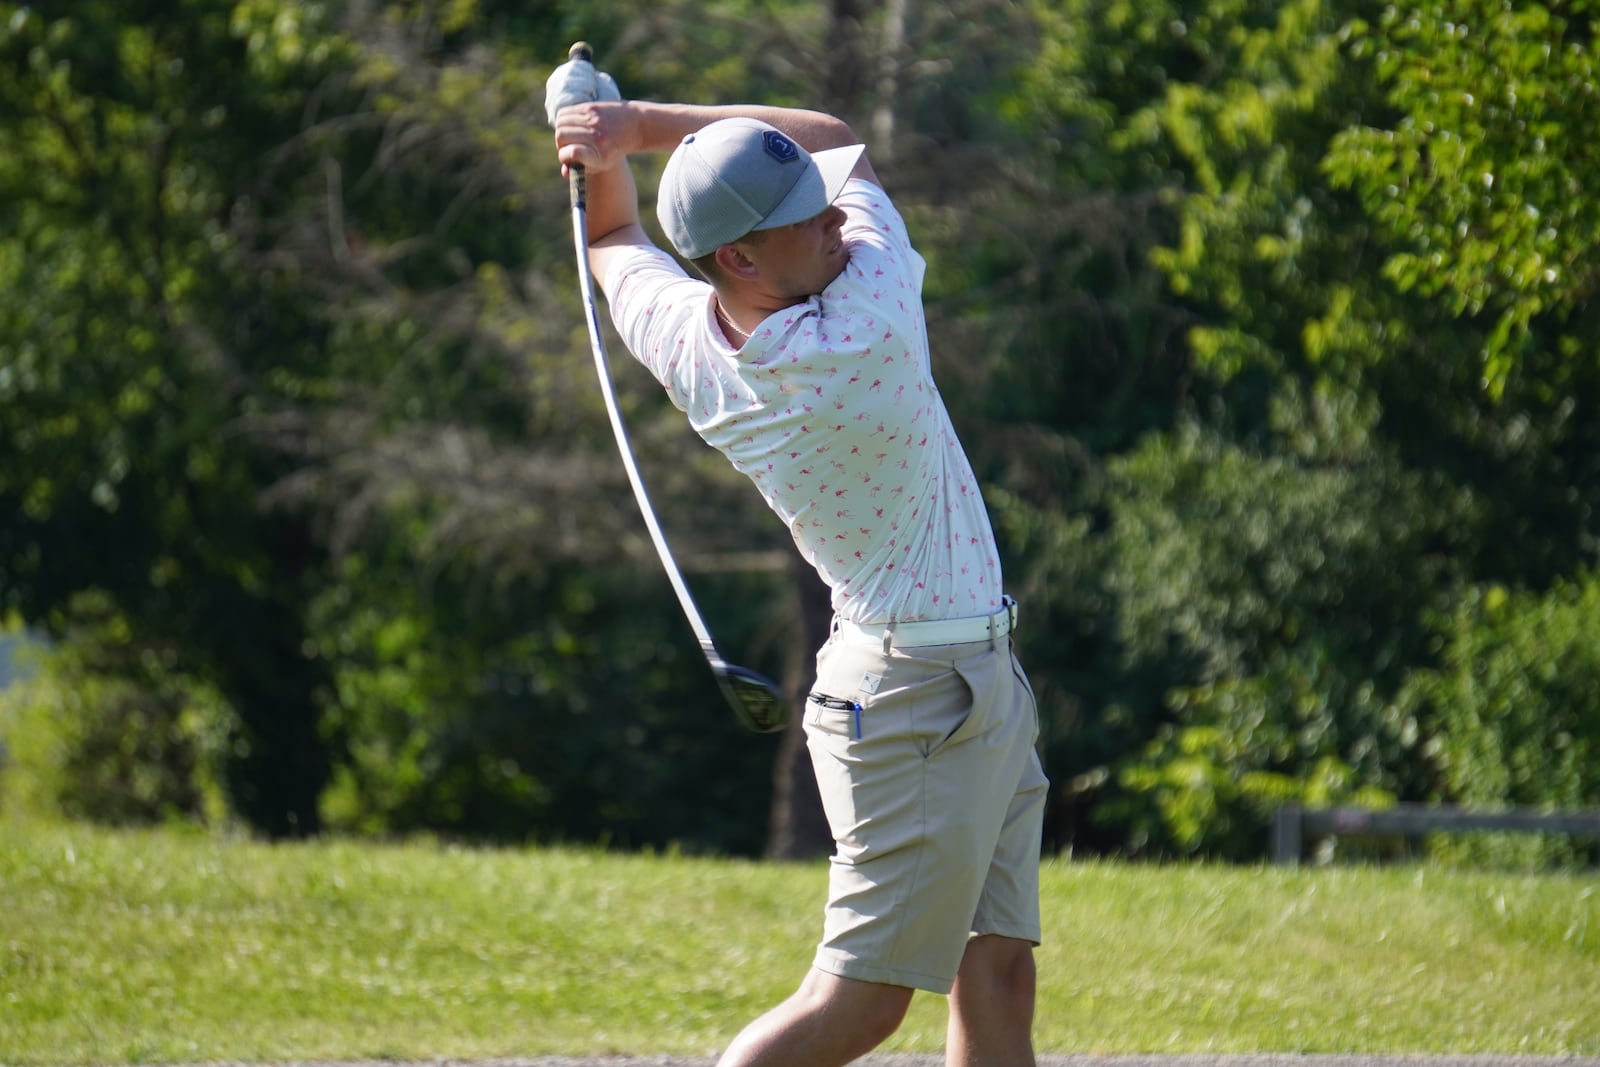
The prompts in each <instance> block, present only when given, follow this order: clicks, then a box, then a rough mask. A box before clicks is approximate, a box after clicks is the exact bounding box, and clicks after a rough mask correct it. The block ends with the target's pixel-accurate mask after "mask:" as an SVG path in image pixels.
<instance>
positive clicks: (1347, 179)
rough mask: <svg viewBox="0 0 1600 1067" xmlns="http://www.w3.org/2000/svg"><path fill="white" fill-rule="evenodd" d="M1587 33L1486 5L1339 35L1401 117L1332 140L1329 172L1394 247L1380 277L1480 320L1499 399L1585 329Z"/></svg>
mask: <svg viewBox="0 0 1600 1067" xmlns="http://www.w3.org/2000/svg"><path fill="white" fill-rule="evenodd" d="M1594 29H1595V27H1594V21H1593V17H1592V16H1589V15H1584V14H1579V13H1577V12H1571V13H1568V12H1567V11H1565V10H1563V9H1562V7H1561V6H1559V5H1551V4H1544V3H1526V4H1515V5H1508V4H1503V3H1495V2H1490V0H1475V2H1470V3H1450V4H1437V3H1431V4H1422V5H1418V6H1415V7H1409V8H1400V7H1390V8H1388V9H1386V10H1385V11H1384V12H1383V15H1382V17H1381V18H1379V19H1377V20H1376V22H1375V23H1370V24H1369V23H1367V22H1365V21H1360V20H1358V21H1356V22H1354V23H1352V24H1351V26H1350V27H1349V35H1350V41H1351V45H1350V47H1351V53H1352V54H1353V55H1355V56H1358V57H1370V58H1371V60H1372V62H1373V65H1374V70H1375V73H1376V75H1377V77H1378V80H1379V84H1380V85H1382V86H1383V88H1384V90H1385V99H1386V101H1387V103H1388V104H1389V105H1390V106H1391V107H1392V108H1394V109H1395V111H1396V112H1397V113H1398V114H1399V116H1400V118H1399V120H1398V121H1397V122H1394V123H1388V124H1385V125H1384V126H1362V127H1354V128H1351V129H1348V130H1346V131H1343V132H1342V133H1341V134H1340V135H1339V136H1338V137H1337V138H1336V139H1335V141H1334V142H1333V144H1332V146H1331V150H1330V152H1329V154H1328V157H1327V161H1326V166H1327V169H1328V173H1329V174H1330V176H1331V177H1332V178H1333V179H1334V180H1335V181H1336V182H1337V183H1338V184H1340V185H1341V186H1344V187H1348V188H1352V189H1355V190H1356V191H1358V192H1359V194H1360V196H1361V198H1362V203H1363V205H1364V207H1365V208H1366V211H1367V214H1368V217H1369V218H1370V219H1371V220H1372V222H1373V223H1374V225H1375V226H1376V227H1378V228H1379V229H1380V230H1381V231H1382V232H1384V233H1385V234H1386V235H1387V236H1388V237H1389V239H1390V240H1392V241H1393V242H1395V244H1396V245H1397V248H1396V250H1395V251H1394V252H1392V253H1391V254H1390V255H1389V257H1388V258H1387V260H1386V261H1385V262H1384V263H1383V272H1384V275H1385V276H1386V277H1388V278H1390V279H1392V280H1393V281H1394V282H1395V283H1396V285H1398V286H1399V288H1400V289H1401V290H1402V291H1408V292H1409V291H1415V292H1417V293H1420V294H1423V295H1425V296H1428V297H1436V298H1438V299H1440V300H1441V301H1442V303H1443V304H1444V305H1445V306H1446V307H1447V308H1449V310H1450V311H1451V313H1453V314H1455V315H1459V316H1470V317H1480V318H1481V319H1482V321H1483V322H1484V323H1485V325H1486V328H1487V333H1486V336H1485V338H1484V342H1483V349H1482V365H1483V377H1484V380H1485V383H1486V385H1487V386H1488V387H1489V388H1490V390H1491V391H1492V392H1495V393H1498V392H1499V391H1500V390H1501V389H1503V388H1504V387H1505V384H1506V381H1507V379H1508V378H1509V377H1511V376H1513V375H1516V374H1518V373H1519V370H1518V367H1519V365H1520V364H1521V363H1522V362H1523V361H1524V360H1525V359H1526V358H1527V357H1528V356H1530V355H1533V354H1535V353H1537V352H1538V351H1539V350H1540V349H1541V348H1548V347H1551V346H1552V345H1555V346H1559V345H1560V343H1561V342H1560V339H1561V338H1563V337H1566V338H1571V339H1573V340H1576V339H1578V338H1582V337H1587V336H1589V335H1591V333H1592V328H1593V324H1594V320H1593V317H1592V315H1593V313H1592V311H1591V310H1590V308H1589V305H1590V304H1592V302H1593V301H1592V299H1591V298H1592V295H1593V289H1594V277H1595V276H1594V267H1593V255H1592V250H1593V248H1594V246H1595V244H1596V242H1597V241H1600V208H1597V207H1596V205H1595V203H1594V198H1593V197H1591V196H1588V195H1586V194H1585V192H1584V190H1585V187H1586V185H1587V184H1588V182H1589V180H1590V176H1591V175H1592V174H1593V173H1594V171H1595V167H1596V165H1597V164H1600V157H1597V155H1596V147H1595V145H1594V141H1593V138H1590V137H1586V136H1582V135H1574V134H1575V132H1576V131H1582V130H1589V129H1593V128H1594V126H1595V124H1596V122H1597V121H1600V60H1597V56H1596V53H1595V49H1594ZM1558 373H1559V371H1558ZM1558 383H1559V378H1557V380H1556V381H1555V382H1549V383H1546V384H1547V387H1548V386H1552V385H1557V384H1558Z"/></svg>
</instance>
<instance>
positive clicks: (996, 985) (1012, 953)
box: [951, 936, 1036, 1018]
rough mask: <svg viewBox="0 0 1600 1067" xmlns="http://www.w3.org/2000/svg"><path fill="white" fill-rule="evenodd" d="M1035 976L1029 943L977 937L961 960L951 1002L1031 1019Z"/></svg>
mask: <svg viewBox="0 0 1600 1067" xmlns="http://www.w3.org/2000/svg"><path fill="white" fill-rule="evenodd" d="M1035 975H1036V972H1035V970H1034V963H1033V946H1032V945H1031V944H1029V943H1028V942H1026V941H1019V940H1017V939H1015V938H1010V937H995V936H989V937H975V938H973V939H972V940H971V941H970V942H968V944H967V951H966V953H965V955H963V956H962V958H961V969H960V970H959V971H958V972H957V973H956V984H955V988H954V989H953V990H952V991H951V995H952V999H953V1000H954V1001H955V1002H956V1004H957V1005H958V1006H962V1005H965V1006H970V1007H974V1008H979V1009H980V1010H983V1011H988V1012H995V1011H1004V1012H1006V1013H1007V1014H1014V1015H1018V1016H1022V1017H1027V1018H1031V1017H1032V1015H1033V1000H1034V988H1035V984H1036V977H1035Z"/></svg>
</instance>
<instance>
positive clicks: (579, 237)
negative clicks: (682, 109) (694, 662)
mask: <svg viewBox="0 0 1600 1067" xmlns="http://www.w3.org/2000/svg"><path fill="white" fill-rule="evenodd" d="M573 49H574V53H576V51H577V46H576V45H574V46H573ZM567 173H568V179H567V181H568V186H569V188H570V191H571V194H572V240H573V246H574V247H575V248H576V249H577V252H578V286H579V288H580V289H581V291H582V293H583V308H584V315H585V317H586V319H587V320H588V325H589V349H590V351H591V352H593V354H594V365H595V371H596V372H597V373H598V375H599V378H600V392H601V394H602V395H603V396H604V397H605V402H606V414H607V415H608V416H609V417H610V419H611V433H612V435H613V436H614V437H616V439H617V451H618V452H620V453H621V454H622V465H623V467H624V469H626V470H627V472H628V483H629V484H630V485H632V486H633V498H634V500H635V501H637V502H638V505H639V513H640V515H642V516H643V517H644V524H645V528H646V529H647V530H649V531H650V540H651V541H652V542H653V543H654V544H655V546H656V555H658V556H660V557H661V566H662V567H663V568H665V570H666V572H667V580H668V581H670V582H671V583H672V591H673V592H674V593H676V594H677V595H678V603H679V604H680V605H682V607H683V614H684V616H685V617H686V618H687V619H688V620H689V628H690V629H691V630H693V631H694V635H695V638H696V639H697V640H698V641H699V642H700V648H701V650H702V651H704V652H705V654H706V659H707V660H709V661H710V662H711V665H712V667H713V668H718V667H721V666H723V661H722V656H721V655H720V654H719V653H718V652H717V647H716V645H715V644H713V643H712V640H711V631H710V629H709V628H708V627H707V626H706V623H705V620H704V619H703V618H701V617H700V609H699V608H698V607H697V606H696V605H695V602H694V597H692V596H691V595H690V594H689V586H688V584H687V583H686V582H685V581H684V580H683V574H682V573H681V572H680V571H679V570H678V564H677V561H676V560H674V559H673V557H672V550H671V548H669V547H668V545H667V538H666V535H665V534H664V533H662V531H661V524H660V522H658V521H657V519H656V513H655V509H654V508H652V507H651V506H650V495H649V493H647V492H646V491H645V487H644V478H643V477H642V476H641V475H640V474H639V466H638V464H637V463H636V462H635V461H634V458H633V448H632V447H631V446H630V445H629V443H628V431H627V428H626V427H625V426H624V425H623V423H622V412H621V409H620V408H618V406H617V394H616V391H615V390H614V389H613V388H612V385H611V367H610V364H609V363H608V362H607V360H606V349H605V341H604V340H603V339H602V337H601V334H600V311H599V306H598V304H597V302H596V301H595V295H594V277H593V275H592V274H591V273H590V270H589V222H588V183H587V180H586V178H585V176H584V172H583V168H582V167H581V166H575V165H569V166H568V168H567Z"/></svg>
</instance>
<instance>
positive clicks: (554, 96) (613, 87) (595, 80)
mask: <svg viewBox="0 0 1600 1067" xmlns="http://www.w3.org/2000/svg"><path fill="white" fill-rule="evenodd" d="M621 99H622V93H621V91H620V90H618V89H617V83H616V82H615V81H613V80H612V78H611V75H609V74H607V73H605V72H604V71H600V70H596V69H595V65H594V64H593V63H591V62H589V61H588V60H587V59H569V60H567V61H566V62H565V63H563V64H561V65H560V66H559V67H557V68H556V69H555V70H553V71H551V72H550V77H549V78H548V79H546V81H545V83H544V117H545V118H546V119H548V120H549V122H550V125H551V126H554V125H555V124H556V112H558V111H560V110H561V109H562V108H564V107H571V106H572V105H573V104H587V103H588V102H589V101H591V100H621Z"/></svg>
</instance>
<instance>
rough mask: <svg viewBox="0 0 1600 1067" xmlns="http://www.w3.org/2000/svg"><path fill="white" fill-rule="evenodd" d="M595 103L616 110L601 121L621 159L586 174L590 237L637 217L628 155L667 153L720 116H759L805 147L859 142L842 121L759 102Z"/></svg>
mask: <svg viewBox="0 0 1600 1067" xmlns="http://www.w3.org/2000/svg"><path fill="white" fill-rule="evenodd" d="M593 106H595V107H597V108H604V109H608V110H609V109H612V108H615V109H616V110H615V111H609V114H608V116H607V117H608V121H607V122H606V123H605V124H604V127H605V128H606V130H607V131H608V132H607V136H608V138H614V140H613V141H611V143H610V144H609V145H608V146H607V151H606V154H607V155H609V154H610V153H611V152H616V153H618V154H619V155H620V156H621V157H622V158H620V159H618V160H617V162H616V163H614V164H613V165H612V166H609V167H605V168H604V169H595V170H592V171H590V173H589V175H588V188H589V204H588V222H589V239H590V240H591V241H600V240H603V239H604V238H606V237H608V236H610V235H612V234H616V233H618V232H619V231H621V230H623V229H625V228H626V227H628V226H631V225H636V224H637V223H638V222H639V197H638V191H637V189H636V187H635V185H634V180H633V172H632V169H631V168H630V167H629V166H628V162H627V157H628V156H632V155H642V154H644V153H655V152H670V151H672V150H673V149H674V148H676V147H678V144H679V142H681V141H682V140H683V139H684V138H685V137H687V136H689V135H690V134H691V133H694V132H696V131H697V130H700V129H701V128H703V127H705V126H708V125H710V124H711V123H713V122H716V121H718V120H719V119H727V118H754V119H760V120H761V121H762V122H765V123H768V124H769V125H772V126H776V127H777V128H778V129H780V130H782V131H783V132H784V133H786V134H788V135H789V136H790V137H792V138H794V139H795V140H796V141H797V142H799V144H800V145H801V146H802V147H803V148H805V149H806V151H808V152H818V151H822V150H823V149H827V148H838V147H841V146H843V145H849V144H855V143H857V142H856V139H855V134H854V133H853V132H852V131H851V129H850V127H849V125H847V124H846V123H845V122H844V121H843V120H841V119H837V118H834V117H833V116H832V115H828V114H824V113H823V112H820V111H806V110H803V109H799V108H782V107H767V106H764V105H760V104H730V105H699V104H662V103H655V102H653V101H649V100H629V101H626V102H623V103H618V104H600V105H593ZM612 158H616V157H615V156H613V157H612Z"/></svg>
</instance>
